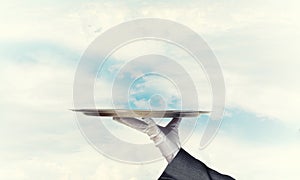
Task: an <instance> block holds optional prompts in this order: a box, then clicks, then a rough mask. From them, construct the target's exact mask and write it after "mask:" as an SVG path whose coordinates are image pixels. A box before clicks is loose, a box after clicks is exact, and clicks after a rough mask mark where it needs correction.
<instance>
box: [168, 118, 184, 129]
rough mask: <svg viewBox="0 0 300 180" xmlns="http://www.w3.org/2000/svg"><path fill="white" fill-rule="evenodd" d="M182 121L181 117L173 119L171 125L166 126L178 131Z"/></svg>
mask: <svg viewBox="0 0 300 180" xmlns="http://www.w3.org/2000/svg"><path fill="white" fill-rule="evenodd" d="M181 119H182V118H180V117H176V118H173V119H172V120H171V121H170V122H169V124H168V125H167V126H166V128H171V129H178V126H179V124H180V122H181Z"/></svg>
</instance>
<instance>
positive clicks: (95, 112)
mask: <svg viewBox="0 0 300 180" xmlns="http://www.w3.org/2000/svg"><path fill="white" fill-rule="evenodd" d="M72 111H76V112H82V113H83V114H85V115H88V116H109V117H141V118H146V117H151V118H174V117H198V116H199V115H200V114H206V113H209V111H187V110H159V111H157V110H153V111H151V110H130V109H72Z"/></svg>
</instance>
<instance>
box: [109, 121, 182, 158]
mask: <svg viewBox="0 0 300 180" xmlns="http://www.w3.org/2000/svg"><path fill="white" fill-rule="evenodd" d="M113 119H114V120H115V121H118V122H120V123H122V124H125V125H127V126H129V127H131V128H134V129H136V130H138V131H141V132H143V133H146V134H147V135H148V136H149V137H150V139H151V140H153V142H154V144H155V146H156V147H158V148H159V150H160V152H161V153H162V155H163V156H164V157H165V158H166V160H167V161H168V163H170V162H171V161H172V160H173V158H174V157H175V156H176V154H177V153H178V151H179V149H180V141H179V136H178V126H179V123H180V121H181V118H173V119H172V121H171V122H170V123H169V124H168V125H167V126H166V127H162V126H159V125H157V124H155V122H154V121H153V119H151V118H144V119H142V120H139V119H136V118H120V117H114V118H113Z"/></svg>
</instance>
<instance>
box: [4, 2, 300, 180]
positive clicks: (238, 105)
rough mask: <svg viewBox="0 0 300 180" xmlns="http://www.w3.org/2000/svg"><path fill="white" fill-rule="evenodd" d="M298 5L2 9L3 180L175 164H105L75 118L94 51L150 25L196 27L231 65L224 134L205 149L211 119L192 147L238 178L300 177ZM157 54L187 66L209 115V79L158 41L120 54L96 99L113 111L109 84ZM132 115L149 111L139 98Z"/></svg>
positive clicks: (15, 5) (138, 172)
mask: <svg viewBox="0 0 300 180" xmlns="http://www.w3.org/2000/svg"><path fill="white" fill-rule="evenodd" d="M299 7H300V3H299V2H298V1H296V0H294V1H292V0H290V1H283V0H280V1H279V0H275V1H274V0H273V1H264V2H262V1H258V0H254V1H233V0H231V1H217V2H211V1H208V0H207V1H188V2H181V1H153V2H142V1H138V0H132V1H119V2H117V1H114V2H111V1H80V0H76V1H46V0H45V1H37V0H24V1H1V7H0V22H1V25H0V32H1V33H0V80H1V82H2V86H1V88H0V108H1V113H0V122H1V126H0V141H1V144H0V179H63V180H64V179H75V180H76V179H132V180H133V179H157V178H158V177H159V176H160V174H161V173H162V172H163V170H164V168H165V167H166V165H167V163H166V162H165V161H158V162H155V163H152V164H144V165H133V164H126V163H120V162H117V161H114V160H111V159H108V158H106V157H105V156H103V155H101V154H99V153H98V152H97V151H95V150H94V149H93V148H92V147H91V146H90V145H89V144H88V143H87V141H86V140H85V139H84V137H83V136H82V135H81V133H80V131H79V129H78V127H77V124H76V119H75V115H74V114H73V113H72V112H71V111H68V109H69V108H72V107H73V97H72V91H73V90H72V88H73V80H74V74H75V71H76V68H77V64H78V62H79V60H80V57H81V55H82V54H83V52H84V50H85V49H86V48H87V47H88V45H89V44H90V43H91V41H92V40H93V39H94V38H96V37H97V36H98V35H100V34H101V33H102V32H104V31H105V30H107V29H109V28H111V27H112V26H114V25H117V24H119V23H122V22H125V21H129V20H132V19H136V18H143V17H156V18H164V19H169V20H173V21H176V22H178V23H182V24H184V25H186V26H188V27H190V28H191V29H193V30H194V31H196V32H197V33H199V34H200V35H201V36H202V37H203V38H204V40H205V41H206V42H207V43H208V45H209V46H210V47H211V49H212V50H213V51H214V53H215V55H216V56H217V58H218V60H219V63H220V64H221V66H222V70H223V73H224V78H225V86H226V112H225V115H224V118H223V123H222V126H221V128H220V131H219V132H218V134H217V136H216V137H215V139H214V140H213V141H212V143H211V144H210V145H209V146H208V147H207V148H205V149H204V150H200V149H199V142H200V138H201V135H202V132H203V129H204V128H205V125H206V123H207V122H206V121H205V118H203V119H204V120H203V121H201V123H199V124H198V126H197V127H196V130H195V132H194V134H193V135H192V137H191V138H190V139H189V141H188V142H187V143H186V144H184V146H183V147H184V148H185V149H186V150H187V151H188V152H190V153H191V154H192V155H193V156H194V157H196V158H198V159H200V160H201V161H203V162H204V163H206V164H207V165H208V166H209V167H211V168H214V169H216V170H218V171H220V172H222V173H225V174H229V175H231V176H233V177H234V178H236V179H251V180H252V179H299V178H300V175H299V170H300V168H299V162H300V121H299V117H298V114H297V113H298V111H299V110H298V107H299V104H300V96H299V92H300V81H299V77H300V72H299V67H300V61H299V59H300V55H299V52H300V46H299V42H300V23H299V19H300V8H299ZM143 43H144V44H143ZM149 52H156V53H160V54H165V55H168V56H170V57H174V58H176V57H177V58H184V59H186V60H185V61H184V62H183V63H182V66H183V67H186V68H187V69H190V71H189V73H191V75H192V76H193V77H195V81H196V82H198V83H199V84H198V83H196V84H197V85H199V87H198V91H199V93H200V98H199V100H200V101H201V106H203V108H206V107H210V100H211V99H210V96H211V94H210V91H209V84H207V83H206V81H205V78H203V77H204V74H203V72H200V71H193V68H191V67H193V64H192V60H191V59H189V57H187V56H186V55H185V54H184V53H181V52H180V50H178V49H176V48H174V47H172V46H167V45H166V44H163V43H158V42H140V43H136V44H132V45H129V46H128V47H124V49H120V51H119V52H116V54H114V55H113V56H112V58H111V61H110V62H111V64H108V65H107V70H108V71H107V72H106V75H107V76H106V77H105V79H104V80H103V81H97V82H96V85H95V91H96V92H101V93H99V94H98V93H96V95H95V97H96V100H97V102H99V103H101V104H100V105H106V103H108V102H109V98H108V97H109V92H110V89H109V87H110V84H109V83H110V80H111V78H113V76H112V75H113V72H115V69H116V68H118V65H120V64H122V63H124V62H127V61H128V60H130V59H131V58H133V57H136V56H138V55H143V54H147V53H149ZM135 72H136V71H135V70H133V71H132V73H135ZM110 73H111V74H110ZM141 73H142V72H141ZM197 78H198V79H197ZM145 81H147V79H146V80H145ZM157 81H159V80H157ZM151 82H152V84H147V83H145V84H147V85H149V86H151V87H154V88H158V89H159V88H161V89H160V90H163V89H166V88H167V89H168V87H170V85H168V83H164V82H159V84H161V85H162V86H158V87H155V84H158V83H155V82H156V80H154V81H151ZM153 82H154V83H153ZM145 84H144V85H145ZM152 85H153V86H152ZM169 89H170V88H169ZM170 94H176V91H171V93H170ZM168 97H169V98H170V99H172V96H171V95H170V96H168ZM101 98H102V99H101ZM132 105H133V106H135V107H143V106H144V105H145V102H143V100H142V99H134V98H133V103H132ZM107 106H109V104H107ZM206 119H207V118H206ZM106 125H107V126H108V128H110V130H111V131H112V132H113V133H114V134H115V135H116V136H118V137H122V138H124V136H123V135H124V134H129V135H128V139H127V140H128V141H129V142H134V143H141V142H143V141H146V140H148V139H147V137H146V136H142V135H141V136H138V137H139V138H135V137H137V136H136V135H139V134H138V133H137V132H133V130H131V129H128V128H125V127H123V126H120V125H115V124H111V123H107V124H106Z"/></svg>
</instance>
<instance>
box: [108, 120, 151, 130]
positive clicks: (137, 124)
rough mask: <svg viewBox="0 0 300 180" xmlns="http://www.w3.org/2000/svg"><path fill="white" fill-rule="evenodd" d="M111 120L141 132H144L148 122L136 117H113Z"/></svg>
mask: <svg viewBox="0 0 300 180" xmlns="http://www.w3.org/2000/svg"><path fill="white" fill-rule="evenodd" d="M113 120H115V121H117V122H119V123H122V124H125V125H126V126H128V127H131V128H133V129H136V130H138V131H142V132H144V131H145V129H146V128H147V126H148V124H146V123H145V122H143V121H141V120H139V119H136V118H126V117H113Z"/></svg>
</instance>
